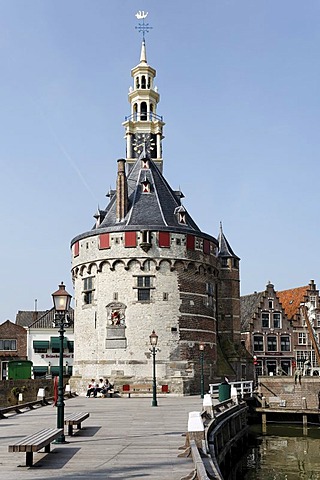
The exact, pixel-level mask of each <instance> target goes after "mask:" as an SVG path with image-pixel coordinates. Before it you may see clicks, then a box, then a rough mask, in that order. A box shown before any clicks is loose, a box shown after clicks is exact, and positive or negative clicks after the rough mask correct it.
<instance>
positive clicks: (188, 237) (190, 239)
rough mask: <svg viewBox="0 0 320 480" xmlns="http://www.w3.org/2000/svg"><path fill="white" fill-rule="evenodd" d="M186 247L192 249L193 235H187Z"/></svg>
mask: <svg viewBox="0 0 320 480" xmlns="http://www.w3.org/2000/svg"><path fill="white" fill-rule="evenodd" d="M187 249H188V250H194V236H193V235H187Z"/></svg>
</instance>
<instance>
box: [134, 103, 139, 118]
mask: <svg viewBox="0 0 320 480" xmlns="http://www.w3.org/2000/svg"><path fill="white" fill-rule="evenodd" d="M137 113H138V104H137V103H135V104H134V105H133V119H134V120H137Z"/></svg>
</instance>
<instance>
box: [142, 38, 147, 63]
mask: <svg viewBox="0 0 320 480" xmlns="http://www.w3.org/2000/svg"><path fill="white" fill-rule="evenodd" d="M140 63H148V62H147V50H146V42H145V39H143V40H142V44H141V53H140Z"/></svg>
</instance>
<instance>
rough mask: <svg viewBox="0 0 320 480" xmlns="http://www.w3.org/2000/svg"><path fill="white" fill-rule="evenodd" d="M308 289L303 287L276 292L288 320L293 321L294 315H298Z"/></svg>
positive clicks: (306, 286)
mask: <svg viewBox="0 0 320 480" xmlns="http://www.w3.org/2000/svg"><path fill="white" fill-rule="evenodd" d="M308 289H309V286H308V285H305V286H304V287H297V288H291V289H290V290H282V291H281V292H277V297H278V298H279V300H280V302H281V304H282V307H283V308H284V309H285V312H286V314H287V316H288V319H289V320H293V319H294V317H295V315H297V314H299V310H298V309H299V306H300V304H301V303H303V302H304V301H305V297H306V295H307V291H308Z"/></svg>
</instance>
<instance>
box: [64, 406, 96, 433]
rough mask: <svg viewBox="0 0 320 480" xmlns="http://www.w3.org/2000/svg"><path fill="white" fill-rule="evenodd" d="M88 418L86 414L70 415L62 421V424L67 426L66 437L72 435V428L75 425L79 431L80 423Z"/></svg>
mask: <svg viewBox="0 0 320 480" xmlns="http://www.w3.org/2000/svg"><path fill="white" fill-rule="evenodd" d="M89 416H90V413H88V412H78V413H70V414H69V415H67V416H66V417H65V419H64V424H65V425H67V426H68V435H73V427H74V426H75V425H76V426H77V429H78V430H81V423H82V422H83V421H84V420H85V419H86V418H88V417H89Z"/></svg>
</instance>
